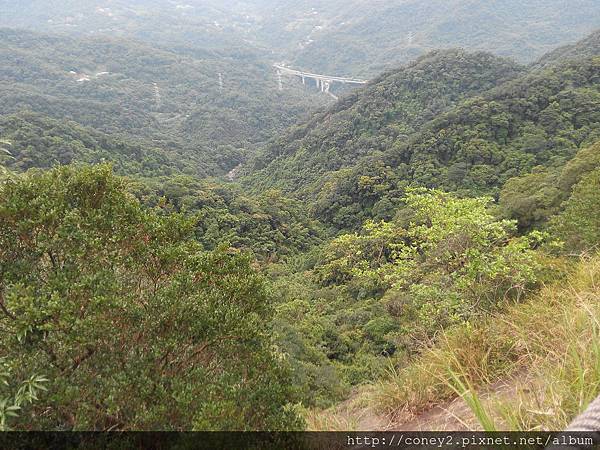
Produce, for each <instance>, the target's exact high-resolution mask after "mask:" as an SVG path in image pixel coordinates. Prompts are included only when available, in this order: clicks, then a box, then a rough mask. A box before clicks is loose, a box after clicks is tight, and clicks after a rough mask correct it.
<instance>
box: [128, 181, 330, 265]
mask: <svg viewBox="0 0 600 450" xmlns="http://www.w3.org/2000/svg"><path fill="white" fill-rule="evenodd" d="M134 192H135V193H136V195H137V196H138V197H140V198H141V199H142V201H143V203H144V204H146V205H148V206H159V207H160V208H162V210H164V211H185V212H187V213H191V214H194V215H195V217H197V218H198V225H197V228H196V237H197V239H198V240H199V241H200V242H201V243H202V244H203V245H204V247H205V248H207V249H215V248H217V247H218V246H219V245H220V244H227V245H229V246H232V247H234V248H238V249H246V250H251V251H252V253H254V255H255V256H256V257H258V258H259V259H260V260H262V261H263V262H265V261H270V262H272V261H275V260H278V259H279V258H281V257H286V256H290V255H294V254H297V253H299V252H301V251H306V250H309V249H311V248H312V247H314V246H315V245H317V244H320V243H321V242H322V240H323V238H324V232H323V230H322V227H321V226H320V224H319V223H318V222H317V221H315V220H314V219H312V218H310V216H309V214H308V212H307V211H306V207H305V206H304V205H303V204H302V203H301V202H299V201H297V200H291V199H289V198H286V197H284V196H282V195H281V194H280V193H279V192H277V191H269V192H266V193H264V194H263V195H261V196H257V197H252V196H248V195H246V194H245V193H244V192H243V191H242V190H241V189H240V187H239V186H237V185H235V184H225V183H219V182H216V181H199V180H198V179H195V178H191V177H183V176H180V177H171V178H159V179H157V180H148V181H147V182H145V183H143V184H141V183H140V184H138V185H136V186H135V188H134Z"/></svg>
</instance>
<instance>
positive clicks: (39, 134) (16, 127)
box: [0, 112, 216, 177]
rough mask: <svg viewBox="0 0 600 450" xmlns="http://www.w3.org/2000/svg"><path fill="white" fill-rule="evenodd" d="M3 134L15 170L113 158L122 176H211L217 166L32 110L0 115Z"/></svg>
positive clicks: (8, 161)
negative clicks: (183, 174) (179, 174)
mask: <svg viewBox="0 0 600 450" xmlns="http://www.w3.org/2000/svg"><path fill="white" fill-rule="evenodd" d="M0 136H2V139H4V140H5V141H8V142H9V143H10V146H9V150H10V153H11V157H10V158H5V161H4V164H5V165H6V166H7V167H8V168H9V169H11V170H14V171H17V172H21V171H26V170H28V169H31V168H40V169H48V168H50V167H54V166H56V165H65V164H71V163H85V164H98V163H101V162H111V163H112V164H113V165H114V168H115V171H116V172H117V173H119V174H121V175H130V174H135V175H138V176H144V177H154V176H161V175H172V174H177V173H188V174H192V175H203V176H207V175H208V174H209V173H210V171H211V170H212V169H213V167H214V166H215V165H216V162H215V161H211V160H210V159H207V158H206V157H202V156H203V155H198V154H193V153H189V152H188V153H186V155H182V154H178V153H176V152H174V151H167V150H163V149H160V148H157V147H151V146H148V145H147V144H144V143H141V142H139V141H134V140H131V139H127V138H125V137H119V136H116V135H108V134H105V133H102V132H99V131H97V130H94V129H92V128H87V127H83V126H81V125H78V124H77V123H75V122H71V121H66V120H56V119H52V118H50V117H47V116H44V115H43V114H38V113H32V112H22V113H18V114H10V115H5V116H0Z"/></svg>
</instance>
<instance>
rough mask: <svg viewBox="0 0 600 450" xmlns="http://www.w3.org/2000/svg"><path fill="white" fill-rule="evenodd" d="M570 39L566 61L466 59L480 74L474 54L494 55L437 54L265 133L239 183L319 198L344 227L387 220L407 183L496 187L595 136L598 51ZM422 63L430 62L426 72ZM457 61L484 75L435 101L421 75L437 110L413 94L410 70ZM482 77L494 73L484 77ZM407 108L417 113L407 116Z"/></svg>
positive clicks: (318, 206)
mask: <svg viewBox="0 0 600 450" xmlns="http://www.w3.org/2000/svg"><path fill="white" fill-rule="evenodd" d="M595 36H597V35H595ZM587 44H590V45H589V46H587ZM577 48H578V49H579V50H578V52H577V53H576V54H579V53H581V54H582V56H581V57H580V58H579V59H575V60H567V61H566V62H564V63H562V62H560V58H559V61H557V62H556V63H555V64H553V65H552V64H550V65H548V66H547V67H545V68H543V69H538V68H531V69H530V70H529V71H528V72H527V73H524V72H521V73H519V72H518V70H519V69H516V68H512V69H511V70H510V71H509V72H506V66H505V65H502V64H500V66H497V65H496V66H494V65H492V66H491V68H492V70H490V71H489V72H486V71H485V70H483V71H480V72H478V73H479V75H478V76H474V75H473V74H472V73H468V69H467V68H469V67H470V66H469V64H468V63H467V61H469V60H470V61H472V62H473V64H474V65H473V66H472V67H473V70H475V71H479V70H480V63H483V62H484V61H488V62H489V61H498V60H494V59H493V58H490V57H489V56H485V55H478V54H474V55H467V56H465V54H464V53H456V52H450V53H448V52H443V53H433V54H431V55H429V56H427V57H425V58H421V59H420V60H418V61H417V62H416V63H415V64H413V65H409V66H407V67H406V68H404V69H401V70H400V71H399V72H397V73H396V74H391V75H388V76H387V77H384V78H383V79H380V80H376V81H375V82H374V83H373V84H371V86H369V87H367V88H366V89H364V90H361V91H359V92H357V93H355V94H353V95H352V96H350V97H349V98H348V99H347V100H346V102H341V103H340V104H339V105H338V106H337V107H334V108H332V109H330V110H329V111H328V112H327V113H326V114H324V115H322V116H321V117H319V119H318V120H313V121H311V122H307V123H306V124H305V125H304V126H301V127H299V128H297V129H296V130H294V131H293V132H291V133H290V134H289V135H288V136H287V137H286V138H284V139H280V140H277V141H274V142H272V143H271V144H270V145H269V146H267V147H266V149H265V151H264V156H263V157H261V158H259V159H257V160H256V163H255V165H254V166H253V167H252V166H251V167H252V168H251V169H250V171H251V172H252V171H253V170H254V171H255V172H254V173H252V174H251V175H250V176H249V177H248V178H247V180H246V182H247V183H248V184H249V185H251V186H254V187H255V188H258V189H264V188H265V187H270V186H276V187H278V188H281V189H284V190H287V191H288V192H290V193H291V192H294V193H297V194H299V195H300V196H302V197H303V198H315V199H316V202H315V203H314V209H315V212H316V214H317V216H318V217H319V218H321V219H323V220H325V221H326V222H328V223H330V224H333V225H334V226H335V227H339V228H346V227H354V226H357V225H359V224H360V223H361V222H362V220H364V219H365V218H367V217H380V218H389V216H390V214H392V213H393V211H394V209H395V207H396V206H395V205H397V201H398V199H399V197H401V195H402V194H401V193H402V190H403V189H404V188H405V187H408V186H411V185H419V186H429V187H441V188H444V189H447V190H452V191H457V192H461V193H469V194H477V195H481V194H492V195H497V194H498V192H499V189H500V187H501V186H502V185H503V184H504V183H505V182H506V181H507V180H508V179H509V178H511V177H513V176H517V175H519V174H524V173H526V172H528V171H530V170H531V169H532V168H533V167H535V166H537V165H544V166H549V165H552V164H560V163H561V162H564V161H566V160H568V159H569V158H571V157H572V156H573V155H574V154H575V153H576V152H577V150H578V149H579V148H581V147H583V146H586V145H589V144H591V143H593V142H594V141H595V140H596V139H598V137H599V134H598V133H599V132H598V128H599V125H600V117H598V113H597V111H598V110H599V109H600V92H599V87H600V85H599V79H598V72H599V70H600V66H599V64H600V60H599V59H598V58H597V57H595V56H591V57H586V55H587V54H596V53H595V52H596V49H597V45H596V39H595V38H590V39H588V40H587V41H584V42H582V43H581V44H579V46H578V47H577ZM584 48H585V50H583V49H584ZM549 59H550V56H549V57H548V58H547V60H549ZM430 61H434V64H433V65H432V66H428V64H429V62H430ZM436 64H437V66H436ZM445 64H449V65H448V66H446V65H445ZM504 64H506V63H504ZM423 66H424V67H427V70H423V71H421V70H420V68H421V67H423ZM483 67H485V66H483ZM498 67H499V68H500V70H498ZM460 68H465V69H463V70H465V72H462V74H463V75H464V76H465V79H468V80H470V82H471V83H472V82H473V80H476V83H477V82H478V83H480V84H479V85H478V84H475V85H474V87H475V89H471V90H469V89H466V88H465V86H468V85H464V84H461V83H460V82H458V83H457V86H459V90H458V92H459V93H461V90H460V89H463V91H464V93H462V94H461V95H456V94H454V98H455V101H454V102H448V101H447V102H446V103H444V101H443V100H442V101H441V102H439V103H437V99H438V98H440V94H439V93H438V94H436V95H434V96H432V97H429V96H428V95H427V94H428V93H430V92H432V90H431V85H432V83H429V84H427V83H424V84H422V86H423V87H424V89H425V90H424V93H425V94H424V96H423V97H422V98H424V99H426V100H428V101H432V102H433V105H434V109H433V110H431V107H428V106H429V105H423V104H422V103H421V104H418V103H416V104H414V103H412V101H413V99H414V97H413V96H414V95H415V94H414V92H415V91H416V92H418V91H419V89H418V88H415V85H414V84H410V83H411V82H412V83H414V82H413V81H412V79H411V77H414V78H416V80H417V81H418V82H421V83H423V81H422V80H428V79H429V80H433V85H434V86H435V83H437V82H439V80H440V79H441V80H444V79H446V80H450V81H452V82H454V81H455V80H454V77H455V76H457V75H456V74H461V69H460ZM488 70H489V69H488ZM521 70H522V69H521ZM486 74H487V76H488V77H489V76H490V74H491V75H492V78H490V79H487V80H486ZM494 76H495V79H494ZM510 77H512V79H510V80H508V81H507V78H510ZM394 79H398V80H400V82H401V83H405V86H404V89H401V90H393V89H390V88H389V85H390V83H391V82H392V81H391V80H394ZM458 79H459V80H460V75H459V76H458ZM482 81H483V82H482ZM494 84H496V86H495V87H492V86H493V85H494ZM401 86H402V85H401ZM417 86H418V85H417ZM442 86H443V84H442ZM449 86H450V88H454V89H456V88H455V87H454V86H456V85H454V84H452V83H450V84H449ZM478 86H479V91H478V90H477V89H476V88H477V87H478ZM490 87H492V88H491V89H489V88H490ZM407 92H408V97H407ZM450 92H452V91H450ZM392 93H393V94H392ZM389 98H391V99H392V100H391V101H389V100H387V99H389ZM417 98H418V97H417ZM441 98H443V97H441ZM449 98H450V99H452V97H449ZM384 99H385V100H384ZM433 99H435V100H433ZM367 105H368V106H367ZM413 107H416V111H417V115H411V114H410V108H413ZM435 108H437V109H435ZM407 112H408V114H407ZM415 118H416V122H414V123H413V121H415ZM415 125H418V126H415Z"/></svg>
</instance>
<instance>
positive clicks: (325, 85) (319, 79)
mask: <svg viewBox="0 0 600 450" xmlns="http://www.w3.org/2000/svg"><path fill="white" fill-rule="evenodd" d="M273 67H274V68H275V69H276V70H277V76H278V79H279V90H282V89H283V82H282V79H281V77H282V75H292V76H295V77H298V78H300V79H302V84H306V79H307V78H308V79H309V80H314V81H315V84H316V86H317V88H318V89H321V92H324V93H326V94H329V95H330V96H332V97H333V98H335V99H337V97H336V96H335V95H334V94H333V93H331V92H330V88H331V85H332V84H333V83H341V84H367V83H368V81H367V80H358V79H356V78H345V77H335V76H331V75H321V74H318V73H310V72H302V71H300V70H294V69H290V68H289V67H286V66H284V65H282V64H273Z"/></svg>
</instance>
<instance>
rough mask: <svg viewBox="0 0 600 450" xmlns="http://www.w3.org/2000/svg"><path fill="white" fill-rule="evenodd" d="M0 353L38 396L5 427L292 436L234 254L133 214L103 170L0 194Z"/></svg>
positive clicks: (260, 314) (152, 217) (26, 180)
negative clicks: (35, 379) (33, 384)
mask: <svg viewBox="0 0 600 450" xmlns="http://www.w3.org/2000/svg"><path fill="white" fill-rule="evenodd" d="M0 194H1V195H0V329H1V330H2V332H1V334H0V348H2V349H3V356H4V357H5V358H6V359H7V360H8V363H9V364H10V366H11V367H12V372H13V375H14V376H15V378H16V379H17V380H18V379H24V378H26V377H28V376H29V375H30V374H31V373H43V374H44V375H46V376H47V378H48V379H49V380H50V382H49V383H48V384H47V386H46V387H47V388H48V392H47V394H44V395H42V396H41V397H40V400H39V402H37V403H36V404H34V405H33V408H34V414H33V415H30V416H28V417H25V416H23V417H21V418H18V420H16V422H15V427H16V428H18V429H39V428H42V429H67V430H69V429H76V430H82V429H96V430H106V429H191V428H196V429H213V430H220V429H240V430H248V429H282V428H283V429H289V428H295V427H298V426H300V423H299V421H298V418H297V417H296V415H295V414H294V413H293V411H292V410H291V409H289V408H288V407H287V406H286V405H287V403H288V401H289V400H290V399H291V396H290V395H291V394H290V390H289V387H288V381H287V380H288V378H287V372H286V369H285V362H284V360H283V358H282V357H281V355H279V354H277V353H276V352H275V351H274V350H273V348H272V343H271V335H270V332H269V326H268V323H269V319H270V317H271V315H272V305H271V299H270V295H269V293H268V290H267V287H266V285H265V280H264V278H263V277H262V276H260V275H259V274H257V273H256V272H255V270H254V269H253V268H252V267H251V264H250V262H251V261H250V259H249V257H248V256H246V255H243V254H240V253H239V252H237V251H229V250H227V249H225V248H218V249H217V250H215V251H213V252H203V251H201V250H200V246H199V244H198V243H197V242H196V241H195V240H194V239H193V238H192V237H193V233H194V229H195V219H193V218H186V217H185V216H183V215H179V214H175V213H173V214H169V215H157V214H156V213H154V212H152V211H150V210H146V209H142V208H141V206H140V204H139V202H138V201H137V200H135V198H134V197H132V196H131V195H130V194H129V193H128V192H127V189H126V188H125V186H124V183H123V181H122V180H121V179H119V178H117V177H115V176H113V175H112V174H111V171H110V168H109V167H107V166H98V167H94V168H82V169H75V168H72V167H63V168H58V169H52V170H50V171H47V172H43V173H42V172H31V173H28V174H27V175H24V176H20V177H17V178H15V179H14V180H12V181H8V182H5V183H4V184H2V185H1V187H0Z"/></svg>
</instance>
